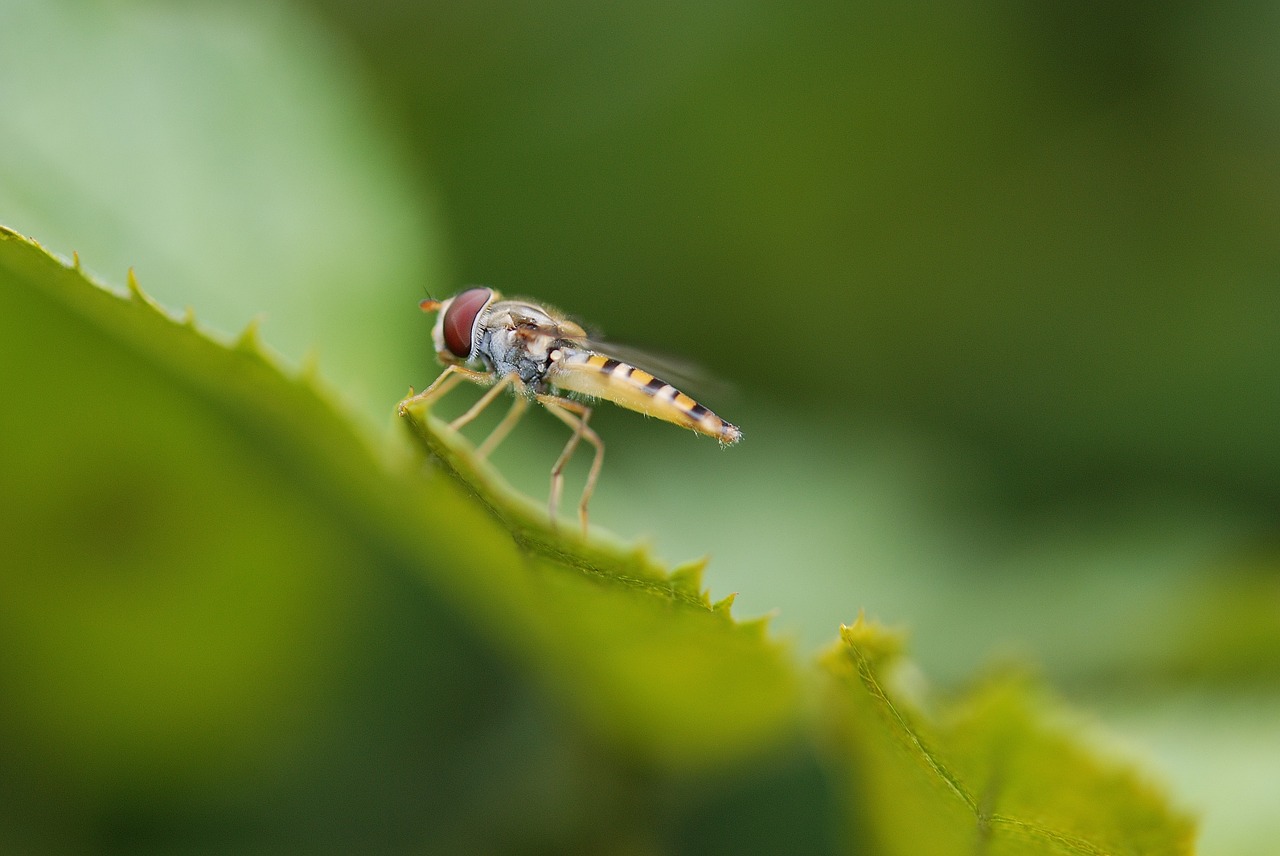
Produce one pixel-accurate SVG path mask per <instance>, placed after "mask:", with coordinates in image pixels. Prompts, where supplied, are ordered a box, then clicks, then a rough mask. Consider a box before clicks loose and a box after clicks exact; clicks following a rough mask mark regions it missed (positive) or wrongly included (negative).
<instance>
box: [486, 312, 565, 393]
mask: <svg viewBox="0 0 1280 856" xmlns="http://www.w3.org/2000/svg"><path fill="white" fill-rule="evenodd" d="M555 343H556V339H555V338H554V337H552V336H546V335H538V334H533V335H530V334H529V333H528V331H526V330H522V329H519V328H516V329H511V328H507V327H497V328H493V327H490V328H488V329H486V330H484V331H483V333H482V334H481V336H480V341H479V342H478V343H477V345H476V352H477V354H478V355H479V356H480V358H481V359H482V360H483V361H484V362H485V363H486V364H487V365H488V367H489V368H491V369H492V370H493V372H494V373H495V374H497V375H498V377H506V376H507V375H509V374H514V375H517V376H518V377H519V378H520V381H521V382H522V383H523V384H524V385H525V386H527V387H530V388H531V389H534V390H536V391H543V390H544V389H545V388H546V385H547V384H546V375H547V370H548V369H549V368H550V366H551V357H550V353H551V351H552V350H554V346H555Z"/></svg>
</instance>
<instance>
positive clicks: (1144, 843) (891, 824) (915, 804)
mask: <svg viewBox="0 0 1280 856" xmlns="http://www.w3.org/2000/svg"><path fill="white" fill-rule="evenodd" d="M900 645H901V640H900V639H899V638H898V637H897V636H895V635H894V634H892V633H889V632H887V631H885V630H883V629H882V628H880V627H878V626H875V625H872V624H869V623H868V622H866V621H865V620H863V619H861V618H860V619H859V620H858V622H857V623H855V624H854V625H852V626H849V627H844V628H842V629H841V644H840V646H839V648H838V650H836V651H835V652H833V653H832V655H830V657H829V658H828V667H829V670H830V671H831V673H832V674H833V675H834V676H835V678H836V687H835V689H834V692H833V695H834V697H835V705H836V716H835V719H834V730H835V733H836V735H837V739H838V742H839V744H840V746H841V748H842V750H843V751H844V753H845V755H846V757H847V758H848V760H849V761H850V762H851V768H852V775H851V776H850V779H849V781H848V787H849V790H850V793H851V794H852V796H853V798H855V799H857V800H860V801H866V802H867V803H868V804H869V805H870V810H869V811H868V815H869V817H870V818H871V826H872V828H873V834H874V837H875V838H876V839H877V841H878V843H879V845H880V848H881V850H880V852H883V853H890V854H892V853H902V854H908V853H910V854H930V853H939V854H945V853H970V852H982V853H999V854H1046V853H1060V854H1087V856H1101V854H1134V856H1136V854H1151V853H1167V854H1178V853H1191V852H1193V846H1192V845H1193V840H1194V828H1193V825H1192V824H1191V822H1190V821H1189V820H1188V819H1187V818H1186V817H1184V816H1181V815H1179V814H1177V813H1174V812H1172V811H1171V810H1170V809H1169V808H1168V806H1167V804H1166V801H1165V799H1164V797H1163V796H1162V795H1161V794H1159V792H1158V791H1157V790H1156V789H1155V788H1154V787H1152V786H1151V785H1150V784H1148V783H1146V782H1144V781H1142V780H1141V779H1140V778H1138V777H1137V776H1136V775H1135V774H1134V773H1132V772H1131V771H1129V770H1127V769H1125V768H1124V767H1122V766H1120V765H1119V764H1116V763H1114V762H1106V761H1104V760H1101V759H1100V758H1098V757H1097V756H1096V755H1095V754H1094V753H1091V752H1090V751H1088V750H1087V749H1086V748H1085V746H1083V745H1082V742H1081V732H1082V731H1083V729H1082V727H1081V726H1080V724H1079V723H1069V721H1068V720H1067V719H1066V718H1065V717H1064V715H1063V713H1062V711H1060V710H1056V709H1055V708H1054V707H1053V706H1052V705H1051V704H1050V703H1049V702H1048V701H1047V700H1046V699H1045V698H1044V697H1043V695H1042V694H1041V693H1039V692H1037V691H1036V690H1035V689H1034V688H1033V687H1031V686H1030V685H1029V684H1028V683H1027V682H1026V681H1022V680H1017V679H1013V678H1003V679H994V680H991V681H989V682H986V683H984V684H982V685H980V686H978V687H977V688H975V689H974V690H972V691H971V692H970V693H969V694H968V695H967V696H965V697H963V698H960V699H956V700H952V701H950V702H948V703H946V704H944V705H941V706H940V707H939V709H937V710H936V711H934V712H933V713H932V715H927V714H926V712H925V711H924V710H922V709H921V708H920V707H919V706H918V705H917V704H913V702H912V700H911V698H910V695H909V694H908V693H907V692H904V691H903V690H895V689H894V688H893V687H894V671H895V670H894V666H895V665H896V663H895V660H896V654H897V651H898V649H899V648H900Z"/></svg>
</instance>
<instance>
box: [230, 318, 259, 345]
mask: <svg viewBox="0 0 1280 856" xmlns="http://www.w3.org/2000/svg"><path fill="white" fill-rule="evenodd" d="M261 328H262V316H261V315H255V316H253V317H252V318H250V319H249V323H248V324H246V325H244V329H243V330H241V331H240V335H239V336H237V337H236V341H235V343H234V346H233V347H234V348H235V349H236V350H237V351H244V352H245V353H250V354H261V353H262V337H261V335H259V334H260V332H261Z"/></svg>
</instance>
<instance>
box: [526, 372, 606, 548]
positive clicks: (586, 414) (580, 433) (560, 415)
mask: <svg viewBox="0 0 1280 856" xmlns="http://www.w3.org/2000/svg"><path fill="white" fill-rule="evenodd" d="M535 398H537V399H538V401H539V402H540V403H541V404H543V405H544V406H545V407H546V408H547V410H549V411H550V412H551V414H552V415H553V416H555V417H556V418H557V419H559V420H560V421H561V422H563V423H564V424H566V425H568V426H569V427H570V428H572V429H573V436H572V437H570V438H569V442H568V443H565V446H564V451H563V452H561V453H560V457H559V458H558V459H556V463H555V466H553V467H552V468H551V501H550V511H551V525H552V526H555V524H556V514H557V513H558V512H559V509H560V492H561V489H562V488H563V486H564V468H565V465H566V464H568V463H569V459H570V458H572V457H573V452H574V450H575V449H577V447H578V442H579V441H580V440H582V439H583V438H586V441H587V442H588V443H590V444H591V445H592V446H595V448H596V454H595V458H594V459H592V461H591V470H590V471H589V472H588V473H587V483H586V485H585V486H584V487H583V489H582V498H581V499H580V500H579V501H578V519H579V521H581V523H582V534H583V535H584V536H585V535H586V534H587V504H588V503H589V502H591V495H592V494H593V493H595V489H596V481H597V480H598V479H599V478H600V468H601V467H602V466H603V465H604V441H603V440H601V439H600V435H598V434H596V432H595V431H593V430H591V428H589V427H587V420H588V419H590V418H591V408H590V407H588V406H586V405H585V404H582V403H581V402H577V401H573V400H572V399H568V398H560V397H558V396H554V395H537V396H535Z"/></svg>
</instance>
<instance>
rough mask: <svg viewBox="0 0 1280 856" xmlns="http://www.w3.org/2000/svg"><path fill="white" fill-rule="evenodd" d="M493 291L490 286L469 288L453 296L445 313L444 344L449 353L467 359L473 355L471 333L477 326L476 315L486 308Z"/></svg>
mask: <svg viewBox="0 0 1280 856" xmlns="http://www.w3.org/2000/svg"><path fill="white" fill-rule="evenodd" d="M492 296H493V291H492V290H491V289H488V288H469V289H467V290H466V291H464V292H462V293H461V294H459V295H458V296H457V297H455V298H453V302H452V303H450V304H449V308H448V309H447V310H446V311H445V313H444V325H443V326H444V344H445V347H446V348H448V349H449V353H451V354H453V355H454V356H455V357H458V358H459V359H463V360H465V359H466V358H467V357H469V356H471V333H472V331H473V330H475V327H476V316H477V315H479V314H480V310H481V309H484V307H485V304H487V303H488V302H489V298H490V297H492Z"/></svg>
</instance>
